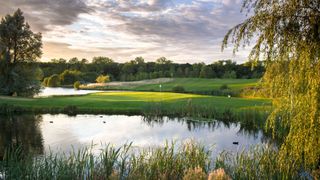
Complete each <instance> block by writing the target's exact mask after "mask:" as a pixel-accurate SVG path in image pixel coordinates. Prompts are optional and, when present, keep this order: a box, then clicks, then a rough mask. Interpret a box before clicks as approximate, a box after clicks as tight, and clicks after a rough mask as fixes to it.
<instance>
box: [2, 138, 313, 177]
mask: <svg viewBox="0 0 320 180" xmlns="http://www.w3.org/2000/svg"><path fill="white" fill-rule="evenodd" d="M22 153H23V152H21V151H19V149H8V150H7V152H6V153H5V156H4V158H3V160H2V161H0V176H1V175H2V176H3V177H2V178H4V179H146V180H147V179H148V180H149V179H151V180H152V179H168V180H169V179H170V180H171V179H186V180H187V179H189V180H190V179H208V178H209V179H218V177H220V178H221V179H231V178H232V179H304V178H306V176H305V175H303V174H302V173H301V172H297V171H293V170H294V169H295V168H293V170H292V171H281V170H280V169H279V168H278V165H277V149H275V148H273V147H268V146H264V147H261V146H260V147H255V148H252V149H250V150H249V151H242V152H239V153H236V154H232V153H230V152H222V153H221V154H220V155H219V156H218V157H217V158H215V159H214V158H213V157H212V154H211V151H208V150H206V148H205V147H204V146H202V145H199V144H197V143H195V142H189V143H185V144H183V145H181V146H179V147H178V146H176V145H175V144H174V143H166V144H165V145H164V147H162V148H160V147H159V148H148V149H143V150H136V149H135V148H134V147H133V146H132V145H131V144H128V145H124V146H121V147H119V148H115V147H113V146H110V145H109V146H107V147H106V148H105V149H103V150H101V152H100V153H99V154H94V153H93V152H92V151H91V148H86V149H82V150H79V151H73V152H71V153H70V154H62V155H61V154H60V155H55V154H52V153H49V154H46V155H42V156H39V155H38V156H34V155H22ZM291 166H293V165H291V164H288V167H291ZM288 169H290V168H288ZM225 172H226V173H225ZM304 174H308V172H304ZM308 175H309V176H310V177H311V178H312V174H311V173H310V174H308ZM314 177H315V176H314Z"/></svg>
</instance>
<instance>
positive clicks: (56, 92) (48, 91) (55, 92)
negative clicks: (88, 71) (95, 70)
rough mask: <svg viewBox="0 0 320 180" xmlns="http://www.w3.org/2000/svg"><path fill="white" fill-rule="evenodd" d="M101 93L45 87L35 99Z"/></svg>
mask: <svg viewBox="0 0 320 180" xmlns="http://www.w3.org/2000/svg"><path fill="white" fill-rule="evenodd" d="M95 92H101V91H98V90H75V89H73V88H60V87H56V88H53V87H45V88H43V89H42V90H41V92H40V93H39V94H38V95H36V96H35V97H45V96H53V95H83V94H89V93H95Z"/></svg>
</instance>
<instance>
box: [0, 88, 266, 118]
mask: <svg viewBox="0 0 320 180" xmlns="http://www.w3.org/2000/svg"><path fill="white" fill-rule="evenodd" d="M269 105H270V101H269V100H267V99H244V98H227V97H215V96H205V95H195V94H182V93H165V92H162V93H160V92H102V93H93V94H89V95H79V96H54V97H46V98H19V97H3V96H2V97H1V96H0V112H3V113H6V112H7V111H11V110H12V111H13V110H16V111H17V112H18V111H30V112H42V113H51V112H52V113H55V112H57V113H61V112H64V113H68V112H70V113H106V114H110V113H120V114H140V115H143V114H154V115H185V114H186V113H192V112H194V114H195V113H200V111H203V112H202V113H203V114H204V116H208V114H209V113H215V112H216V113H223V112H225V111H226V110H231V111H245V110H250V109H252V108H258V109H259V108H264V107H266V106H269ZM190 115H191V114H190Z"/></svg>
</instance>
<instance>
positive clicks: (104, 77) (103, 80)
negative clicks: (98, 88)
mask: <svg viewBox="0 0 320 180" xmlns="http://www.w3.org/2000/svg"><path fill="white" fill-rule="evenodd" d="M109 81H110V77H109V76H107V75H100V76H98V77H97V79H96V82H97V83H107V82H109Z"/></svg>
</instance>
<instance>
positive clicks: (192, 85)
mask: <svg viewBox="0 0 320 180" xmlns="http://www.w3.org/2000/svg"><path fill="white" fill-rule="evenodd" d="M168 79H169V78H168ZM156 80H157V79H155V81H156ZM258 81H259V80H258V79H203V78H172V79H170V80H168V81H165V82H162V83H146V84H142V83H134V82H139V81H133V83H132V84H131V85H128V83H123V84H122V83H117V84H119V85H110V86H108V84H107V86H106V87H104V89H119V90H121V89H122V90H134V91H172V88H173V87H175V86H182V87H183V88H184V89H185V91H187V92H208V91H212V90H219V89H220V87H221V86H222V85H227V86H228V87H229V88H230V89H231V90H234V91H240V90H241V89H244V88H247V87H253V86H256V85H257V83H258ZM111 84H112V83H111ZM160 84H161V89H160Z"/></svg>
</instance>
